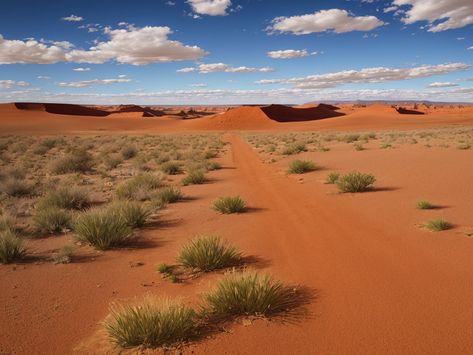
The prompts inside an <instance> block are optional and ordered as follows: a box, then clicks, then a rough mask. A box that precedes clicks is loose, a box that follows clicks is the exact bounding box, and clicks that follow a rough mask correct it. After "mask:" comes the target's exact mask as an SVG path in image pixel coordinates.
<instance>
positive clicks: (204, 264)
mask: <svg viewBox="0 0 473 355" xmlns="http://www.w3.org/2000/svg"><path fill="white" fill-rule="evenodd" d="M240 259H241V255H240V253H239V252H238V251H237V249H236V248H234V247H232V246H227V245H226V244H225V243H224V242H223V241H222V240H221V238H220V237H217V236H207V237H200V238H197V239H194V240H191V241H190V242H189V243H188V244H186V245H184V247H183V248H182V250H181V252H180V254H179V256H178V258H177V260H178V262H179V263H180V264H182V265H184V266H185V267H188V268H193V269H197V270H201V271H212V270H217V269H223V268H226V267H229V266H233V265H236V264H237V263H238V262H239V261H240Z"/></svg>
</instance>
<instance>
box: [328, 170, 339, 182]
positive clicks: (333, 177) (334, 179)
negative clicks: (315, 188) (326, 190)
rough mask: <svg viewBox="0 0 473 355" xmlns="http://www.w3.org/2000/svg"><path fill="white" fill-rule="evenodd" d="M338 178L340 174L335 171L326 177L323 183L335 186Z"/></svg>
mask: <svg viewBox="0 0 473 355" xmlns="http://www.w3.org/2000/svg"><path fill="white" fill-rule="evenodd" d="M339 178H340V174H339V173H337V172H335V171H332V172H331V173H329V174H328V175H327V179H326V180H325V182H326V183H327V184H335V183H336V182H337V181H338V179H339Z"/></svg>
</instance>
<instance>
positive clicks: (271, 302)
mask: <svg viewBox="0 0 473 355" xmlns="http://www.w3.org/2000/svg"><path fill="white" fill-rule="evenodd" d="M293 297H294V292H293V290H292V289H290V288H288V287H286V286H285V285H284V284H282V283H281V282H276V281H273V280H272V278H271V277H269V276H267V275H265V276H261V275H259V274H257V273H243V274H232V275H229V276H226V277H224V278H223V279H222V280H221V281H220V282H219V283H218V285H217V288H216V290H215V291H213V292H212V293H209V294H207V295H205V296H204V299H205V301H206V306H205V309H206V311H207V312H208V314H210V315H213V316H217V317H234V316H240V315H263V316H270V315H274V314H277V313H281V312H285V311H287V310H288V309H289V308H290V307H291V304H292V303H293Z"/></svg>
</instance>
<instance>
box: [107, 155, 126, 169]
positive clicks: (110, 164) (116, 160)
mask: <svg viewBox="0 0 473 355" xmlns="http://www.w3.org/2000/svg"><path fill="white" fill-rule="evenodd" d="M122 162H123V157H122V156H121V155H120V154H110V155H107V156H106V157H105V158H104V159H103V163H104V164H105V166H106V167H107V168H108V169H115V168H116V167H117V166H118V165H120V164H121V163H122Z"/></svg>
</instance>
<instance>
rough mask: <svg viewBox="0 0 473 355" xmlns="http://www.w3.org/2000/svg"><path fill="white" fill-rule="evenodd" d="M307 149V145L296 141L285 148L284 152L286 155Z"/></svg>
mask: <svg viewBox="0 0 473 355" xmlns="http://www.w3.org/2000/svg"><path fill="white" fill-rule="evenodd" d="M304 151H306V146H305V144H304V143H294V144H291V145H289V146H288V147H286V148H284V149H283V151H282V154H284V155H294V154H298V153H301V152H304Z"/></svg>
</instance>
